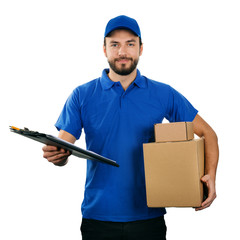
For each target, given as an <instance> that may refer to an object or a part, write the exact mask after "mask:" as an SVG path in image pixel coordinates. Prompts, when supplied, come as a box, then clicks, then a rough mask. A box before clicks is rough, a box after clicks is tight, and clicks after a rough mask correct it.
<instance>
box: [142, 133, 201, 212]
mask: <svg viewBox="0 0 240 240" xmlns="http://www.w3.org/2000/svg"><path fill="white" fill-rule="evenodd" d="M143 151H144V166H145V179H146V191H147V205H148V207H199V206H200V205H201V203H202V201H203V185H202V183H201V181H200V179H201V177H202V176H203V175H204V139H203V138H200V139H194V140H190V141H183V142H162V143H146V144H143Z"/></svg>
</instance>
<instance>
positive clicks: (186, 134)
mask: <svg viewBox="0 0 240 240" xmlns="http://www.w3.org/2000/svg"><path fill="white" fill-rule="evenodd" d="M154 132H155V142H171V141H186V140H192V139H193V138H194V132H193V123H192V122H174V123H158V124H155V125H154Z"/></svg>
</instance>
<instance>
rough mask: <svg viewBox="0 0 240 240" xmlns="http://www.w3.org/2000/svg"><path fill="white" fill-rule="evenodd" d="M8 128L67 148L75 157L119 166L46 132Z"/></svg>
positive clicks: (49, 143)
mask: <svg viewBox="0 0 240 240" xmlns="http://www.w3.org/2000/svg"><path fill="white" fill-rule="evenodd" d="M10 130H11V132H14V133H17V134H19V135H21V136H24V137H27V138H30V139H32V140H35V141H38V142H41V143H44V144H47V145H52V146H56V147H60V148H63V149H65V150H69V151H70V152H71V153H72V155H74V156H76V157H79V158H84V159H89V160H97V161H100V162H102V163H107V164H110V165H112V166H115V167H119V165H118V164H117V163H116V162H115V161H113V160H111V159H108V158H106V157H103V156H101V155H99V154H97V153H94V152H92V151H88V150H84V149H82V148H79V147H77V146H75V145H74V144H72V143H69V142H67V141H64V140H62V139H61V138H58V137H54V136H52V135H48V134H45V133H39V132H35V131H29V129H27V128H24V129H20V128H16V127H13V126H10Z"/></svg>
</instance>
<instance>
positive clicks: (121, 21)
mask: <svg viewBox="0 0 240 240" xmlns="http://www.w3.org/2000/svg"><path fill="white" fill-rule="evenodd" d="M116 29H128V30H131V31H132V32H133V33H134V34H136V35H137V36H138V37H140V38H141V31H140V28H139V26H138V23H137V21H136V20H135V19H133V18H130V17H128V16H125V15H120V16H118V17H115V18H112V19H111V20H110V21H109V22H108V24H107V26H106V29H105V33H104V37H107V36H108V34H109V33H110V32H112V31H114V30H116Z"/></svg>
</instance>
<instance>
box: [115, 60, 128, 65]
mask: <svg viewBox="0 0 240 240" xmlns="http://www.w3.org/2000/svg"><path fill="white" fill-rule="evenodd" d="M129 61H130V60H129V59H119V60H117V62H119V63H122V64H123V63H128V62H129Z"/></svg>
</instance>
